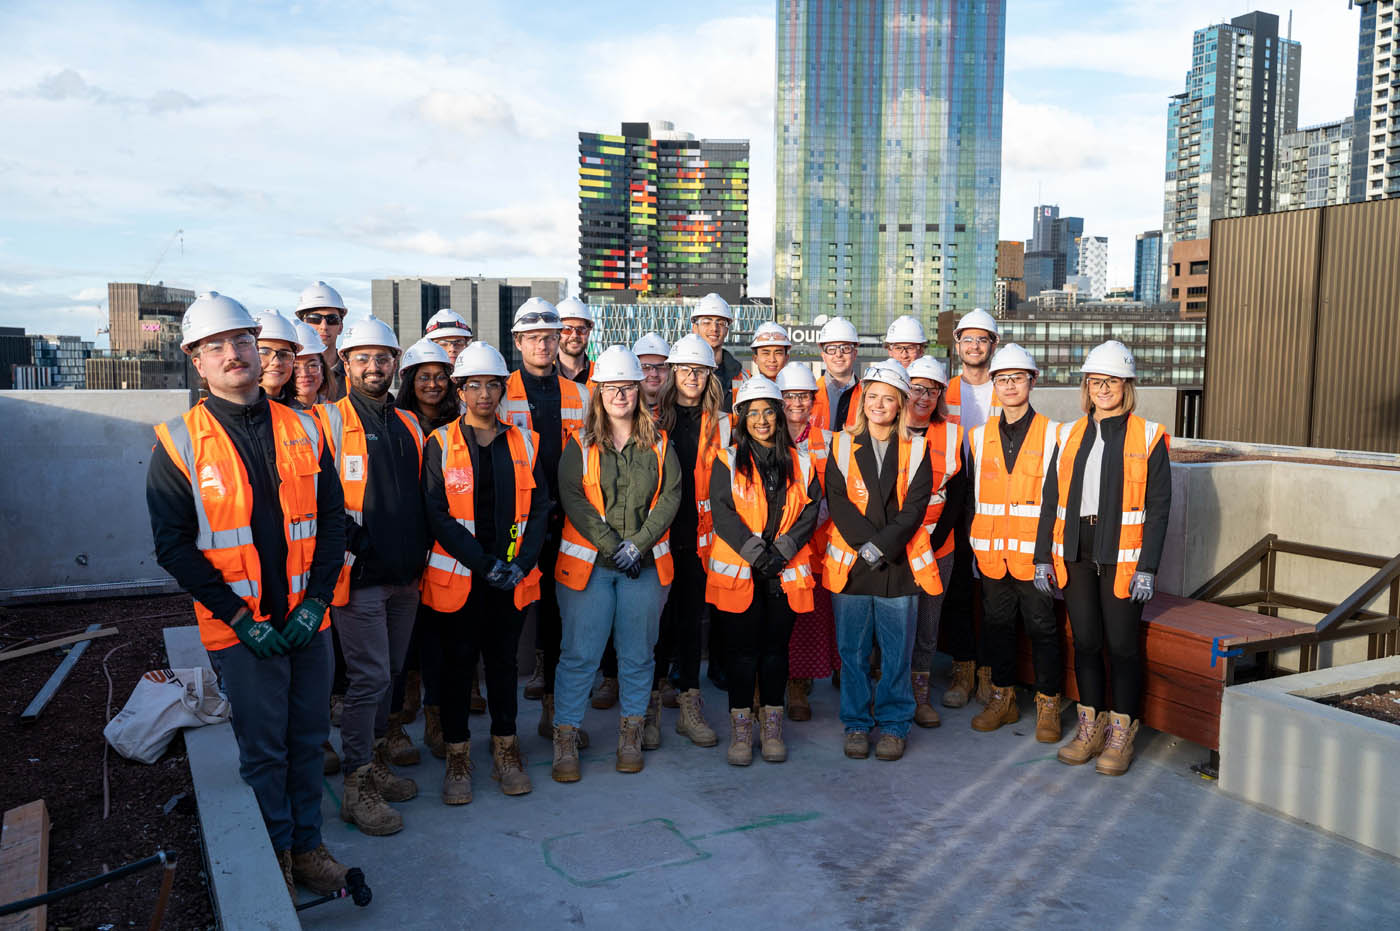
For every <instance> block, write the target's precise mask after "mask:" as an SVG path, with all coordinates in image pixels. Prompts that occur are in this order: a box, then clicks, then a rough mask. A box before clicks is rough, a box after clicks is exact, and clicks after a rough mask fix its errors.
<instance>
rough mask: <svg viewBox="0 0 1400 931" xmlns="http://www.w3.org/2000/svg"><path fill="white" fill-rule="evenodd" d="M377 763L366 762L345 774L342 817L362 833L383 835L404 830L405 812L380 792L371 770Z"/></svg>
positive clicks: (375, 835) (341, 805)
mask: <svg viewBox="0 0 1400 931" xmlns="http://www.w3.org/2000/svg"><path fill="white" fill-rule="evenodd" d="M373 767H374V764H373V763H366V764H365V765H363V766H361V767H360V768H359V769H357V770H355V771H354V772H353V773H350V774H349V775H347V776H346V777H345V796H344V798H342V799H341V800H340V820H342V821H344V822H346V823H348V824H353V825H355V827H357V828H359V829H360V833H361V834H368V835H369V836H371V837H383V836H385V835H386V834H397V833H398V832H399V831H402V830H403V815H401V814H399V813H398V812H397V811H394V809H392V808H390V807H389V805H388V803H386V802H385V801H384V796H382V795H380V794H379V788H378V786H376V785H375V782H374V774H373V773H372V772H371V770H372V769H373Z"/></svg>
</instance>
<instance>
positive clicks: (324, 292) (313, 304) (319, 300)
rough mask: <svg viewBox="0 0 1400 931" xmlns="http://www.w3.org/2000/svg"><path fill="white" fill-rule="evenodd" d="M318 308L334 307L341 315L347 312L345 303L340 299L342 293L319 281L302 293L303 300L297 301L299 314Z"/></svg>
mask: <svg viewBox="0 0 1400 931" xmlns="http://www.w3.org/2000/svg"><path fill="white" fill-rule="evenodd" d="M318 307H332V308H334V309H336V310H339V311H340V312H341V313H344V312H345V302H344V301H342V300H341V299H340V292H339V291H337V290H336V289H335V288H332V287H331V286H330V285H328V284H326V283H325V282H324V281H318V282H316V283H315V284H313V285H311V287H309V288H307V289H305V290H304V291H302V292H301V300H299V301H297V314H298V315H300V314H301V312H302V311H305V310H315V309H316V308H318Z"/></svg>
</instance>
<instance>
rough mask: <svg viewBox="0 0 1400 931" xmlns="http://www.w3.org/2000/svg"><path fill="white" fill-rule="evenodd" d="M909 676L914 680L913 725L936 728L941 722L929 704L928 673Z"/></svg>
mask: <svg viewBox="0 0 1400 931" xmlns="http://www.w3.org/2000/svg"><path fill="white" fill-rule="evenodd" d="M909 675H910V677H911V678H912V679H913V680H914V723H915V724H917V725H919V726H920V727H937V726H938V725H939V724H941V723H942V722H941V721H940V720H939V717H938V712H937V711H935V710H933V705H931V704H929V700H928V673H926V672H914V673H910V674H909Z"/></svg>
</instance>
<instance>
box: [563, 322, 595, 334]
mask: <svg viewBox="0 0 1400 931" xmlns="http://www.w3.org/2000/svg"><path fill="white" fill-rule="evenodd" d="M560 332H562V333H566V334H568V335H569V336H587V335H588V334H589V333H591V332H593V324H591V323H585V324H584V325H583V326H564V327H561V328H560Z"/></svg>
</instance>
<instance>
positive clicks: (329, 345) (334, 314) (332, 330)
mask: <svg viewBox="0 0 1400 931" xmlns="http://www.w3.org/2000/svg"><path fill="white" fill-rule="evenodd" d="M296 315H297V319H298V320H300V321H302V322H303V323H305V324H306V325H308V326H310V327H311V328H312V329H313V330H315V331H316V335H317V336H319V337H320V338H321V344H322V345H324V346H325V347H326V350H325V354H324V355H323V356H322V358H321V361H322V362H324V363H325V366H326V371H325V376H326V389H325V392H324V393H325V395H326V400H327V401H339V400H340V399H341V398H343V397H345V391H346V382H345V364H344V363H343V362H342V361H341V359H340V356H339V355H338V353H337V350H336V344H335V341H336V338H337V337H339V336H340V334H341V332H342V331H343V330H344V328H345V301H343V300H341V298H340V292H339V291H337V290H336V289H335V288H332V287H331V286H330V285H328V284H326V283H325V282H324V281H318V282H316V283H315V284H313V285H310V286H308V287H307V288H305V289H304V290H303V291H302V292H301V298H300V299H299V300H298V301H297V309H296Z"/></svg>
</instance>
